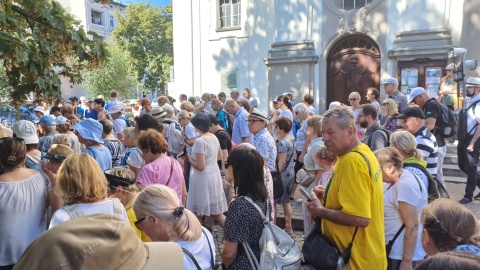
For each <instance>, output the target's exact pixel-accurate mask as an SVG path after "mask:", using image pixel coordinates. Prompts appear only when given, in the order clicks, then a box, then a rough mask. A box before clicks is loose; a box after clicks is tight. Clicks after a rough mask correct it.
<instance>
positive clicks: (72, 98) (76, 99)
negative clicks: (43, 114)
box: [68, 96, 78, 101]
mask: <svg viewBox="0 0 480 270" xmlns="http://www.w3.org/2000/svg"><path fill="white" fill-rule="evenodd" d="M68 100H75V101H78V98H77V97H76V96H72V97H69V98H68Z"/></svg>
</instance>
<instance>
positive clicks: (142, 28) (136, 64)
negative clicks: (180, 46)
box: [113, 3, 173, 92]
mask: <svg viewBox="0 0 480 270" xmlns="http://www.w3.org/2000/svg"><path fill="white" fill-rule="evenodd" d="M126 11H127V12H126V15H125V16H124V17H122V16H120V15H119V14H116V16H117V20H118V22H119V25H118V26H117V27H116V28H115V30H114V31H113V36H114V37H115V38H116V39H117V40H118V42H119V44H120V46H121V47H122V48H123V49H125V50H126V51H127V52H128V55H129V57H130V59H131V63H132V65H133V68H134V70H135V73H136V76H137V80H138V81H139V82H143V86H144V88H145V89H147V90H149V91H152V92H153V91H155V90H158V89H160V90H164V83H165V82H167V81H168V79H169V76H170V74H169V73H170V66H172V65H173V28H172V5H171V4H170V5H168V6H167V7H164V8H162V7H158V6H154V7H149V6H148V3H138V4H131V5H129V6H128V7H127V8H126Z"/></svg>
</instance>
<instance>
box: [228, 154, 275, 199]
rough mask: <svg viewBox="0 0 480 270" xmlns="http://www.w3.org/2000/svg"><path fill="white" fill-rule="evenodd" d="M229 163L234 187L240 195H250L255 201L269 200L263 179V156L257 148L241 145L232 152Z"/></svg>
mask: <svg viewBox="0 0 480 270" xmlns="http://www.w3.org/2000/svg"><path fill="white" fill-rule="evenodd" d="M227 164H228V166H232V169H233V178H234V179H235V181H234V187H235V190H236V191H237V194H238V196H249V197H250V198H252V200H253V201H261V202H265V201H266V200H267V198H268V193H267V188H266V187H265V182H264V180H263V176H264V175H263V158H262V156H260V154H259V153H258V151H257V150H255V149H251V148H248V147H246V146H239V147H237V148H235V149H234V150H232V152H230V154H229V155H228V159H227Z"/></svg>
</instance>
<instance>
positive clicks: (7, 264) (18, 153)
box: [0, 137, 50, 269]
mask: <svg viewBox="0 0 480 270" xmlns="http://www.w3.org/2000/svg"><path fill="white" fill-rule="evenodd" d="M0 149H1V151H0V166H1V168H2V169H3V170H4V173H3V174H1V175H0V205H1V207H0V231H1V232H2V233H1V237H0V238H1V240H0V268H1V269H11V268H13V265H14V264H15V263H16V262H17V260H18V259H19V258H20V255H22V253H23V252H24V251H25V249H26V248H27V247H28V245H29V244H30V243H31V242H32V241H33V240H35V239H36V238H37V237H38V236H40V234H42V233H43V232H44V231H45V230H46V228H47V219H46V212H47V207H48V206H49V205H50V202H49V187H50V181H49V180H48V177H47V176H46V175H45V174H44V173H43V172H42V171H38V170H33V169H28V168H26V167H25V159H26V154H27V148H26V146H25V141H24V140H23V139H21V138H9V137H5V138H1V139H0Z"/></svg>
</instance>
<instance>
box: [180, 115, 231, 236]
mask: <svg viewBox="0 0 480 270" xmlns="http://www.w3.org/2000/svg"><path fill="white" fill-rule="evenodd" d="M191 122H192V124H193V126H194V127H195V130H196V131H197V132H198V134H200V137H199V138H197V139H196V140H195V143H194V144H193V147H192V153H191V155H190V157H189V162H190V164H191V165H192V169H191V172H190V183H189V185H190V186H189V189H188V191H189V194H188V197H187V208H188V209H190V210H191V211H192V212H194V213H195V214H196V215H197V216H199V217H201V216H211V217H212V218H214V219H215V221H217V223H218V224H219V225H220V226H221V227H222V228H224V227H225V224H224V223H225V216H224V215H223V213H225V212H226V211H227V200H226V198H225V193H224V190H223V182H222V177H221V174H220V169H219V168H218V165H217V161H218V160H220V161H222V162H223V160H222V149H220V143H219V142H218V139H217V137H215V135H213V134H212V133H210V132H208V130H209V128H210V117H209V116H208V114H207V113H198V114H197V115H195V117H193V118H192V120H191Z"/></svg>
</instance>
